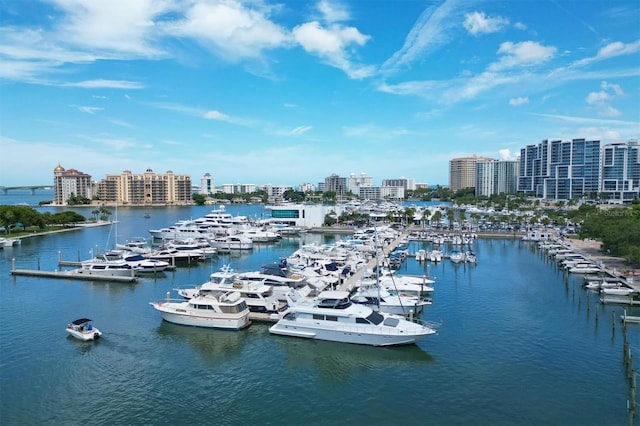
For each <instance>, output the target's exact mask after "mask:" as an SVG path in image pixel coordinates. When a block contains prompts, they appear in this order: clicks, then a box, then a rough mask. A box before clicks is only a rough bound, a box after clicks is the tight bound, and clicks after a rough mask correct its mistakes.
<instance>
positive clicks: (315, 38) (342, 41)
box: [292, 21, 374, 79]
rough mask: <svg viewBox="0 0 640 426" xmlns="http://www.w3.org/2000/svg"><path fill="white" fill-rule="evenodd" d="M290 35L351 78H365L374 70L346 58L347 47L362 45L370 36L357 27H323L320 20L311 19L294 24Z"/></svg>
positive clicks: (308, 50) (309, 50)
mask: <svg viewBox="0 0 640 426" xmlns="http://www.w3.org/2000/svg"><path fill="white" fill-rule="evenodd" d="M292 35H293V38H294V39H295V41H296V42H297V43H298V44H300V46H302V48H303V49H304V50H305V51H307V52H309V53H312V54H314V55H317V56H318V57H320V58H321V59H323V60H325V61H326V62H327V64H329V65H331V66H333V67H336V68H339V69H341V70H343V71H344V72H346V73H347V75H349V77H351V78H355V79H360V78H365V77H368V76H370V75H372V74H373V72H374V68H373V67H371V66H361V65H355V64H353V63H352V62H351V61H350V60H349V58H348V55H347V48H349V47H350V46H353V45H357V46H363V45H365V44H366V43H367V41H368V40H369V38H370V37H369V36H367V35H364V34H362V33H360V31H358V29H357V28H354V27H345V26H341V25H338V24H333V25H331V26H328V27H323V26H322V25H321V24H320V22H318V21H312V22H307V23H304V24H302V25H298V26H296V27H295V28H294V29H293V30H292Z"/></svg>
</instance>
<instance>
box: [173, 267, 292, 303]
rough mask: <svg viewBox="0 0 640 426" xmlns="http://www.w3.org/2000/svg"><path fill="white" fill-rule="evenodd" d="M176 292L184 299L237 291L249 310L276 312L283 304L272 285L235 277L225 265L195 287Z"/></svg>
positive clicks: (231, 270)
mask: <svg viewBox="0 0 640 426" xmlns="http://www.w3.org/2000/svg"><path fill="white" fill-rule="evenodd" d="M176 291H177V292H178V294H179V295H180V296H182V297H184V298H185V299H191V298H193V297H197V296H206V295H208V294H212V293H213V294H215V293H219V292H221V291H227V292H229V291H237V292H238V293H240V295H241V296H242V298H243V299H244V300H245V302H246V303H247V306H248V307H249V310H250V311H251V312H266V313H274V312H278V310H279V309H280V308H282V307H283V304H282V303H281V302H280V301H279V300H278V298H277V297H276V296H274V294H273V286H271V285H267V284H265V283H264V281H247V280H241V279H238V278H237V274H236V273H235V272H234V271H233V269H231V268H229V266H228V265H225V266H223V267H222V268H221V270H220V271H219V272H214V273H212V274H211V276H210V280H209V281H207V282H205V283H204V284H202V285H199V286H196V287H195V288H181V289H176Z"/></svg>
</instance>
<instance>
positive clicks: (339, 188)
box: [318, 173, 347, 195]
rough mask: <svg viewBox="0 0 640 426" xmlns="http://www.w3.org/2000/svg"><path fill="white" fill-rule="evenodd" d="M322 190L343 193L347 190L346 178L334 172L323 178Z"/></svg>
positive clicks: (337, 193)
mask: <svg viewBox="0 0 640 426" xmlns="http://www.w3.org/2000/svg"><path fill="white" fill-rule="evenodd" d="M318 186H320V185H318ZM323 191H324V192H335V193H336V195H344V194H345V193H346V192H347V178H343V177H340V176H338V175H337V174H335V173H334V174H332V175H331V176H328V177H326V178H324V189H323Z"/></svg>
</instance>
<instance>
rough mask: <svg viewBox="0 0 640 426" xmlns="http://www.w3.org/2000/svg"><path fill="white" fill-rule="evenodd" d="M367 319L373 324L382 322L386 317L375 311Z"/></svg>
mask: <svg viewBox="0 0 640 426" xmlns="http://www.w3.org/2000/svg"><path fill="white" fill-rule="evenodd" d="M367 320H368V321H369V322H370V323H372V324H375V325H378V324H380V323H381V322H382V320H384V317H383V316H382V315H381V314H379V313H378V312H375V311H373V312H371V314H370V315H369V316H368V317H367Z"/></svg>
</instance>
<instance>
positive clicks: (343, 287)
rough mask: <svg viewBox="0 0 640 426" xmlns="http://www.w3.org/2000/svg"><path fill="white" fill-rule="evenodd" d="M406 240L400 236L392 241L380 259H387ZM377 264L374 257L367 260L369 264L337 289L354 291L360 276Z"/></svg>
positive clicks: (404, 236) (360, 278)
mask: <svg viewBox="0 0 640 426" xmlns="http://www.w3.org/2000/svg"><path fill="white" fill-rule="evenodd" d="M406 240H407V235H406V234H402V235H400V236H399V237H398V238H396V239H395V240H393V241H392V242H391V243H389V244H388V245H387V246H386V247H384V248H383V249H382V258H385V257H387V256H388V255H389V253H391V252H392V251H393V250H395V248H396V247H398V245H400V242H401V241H406ZM378 262H379V259H378V258H376V257H375V256H374V257H373V258H372V259H371V260H369V262H367V264H366V265H365V266H364V267H362V268H360V269H358V270H357V271H356V272H355V273H354V274H353V275H351V276H350V277H348V278H347V279H346V280H344V281H343V282H342V284H340V286H339V287H338V289H339V290H341V291H348V292H349V293H351V292H352V291H353V290H354V289H355V287H356V284H357V283H358V282H359V281H360V280H362V276H363V275H364V273H365V271H369V270H373V269H374V268H375V267H376V263H378Z"/></svg>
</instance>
